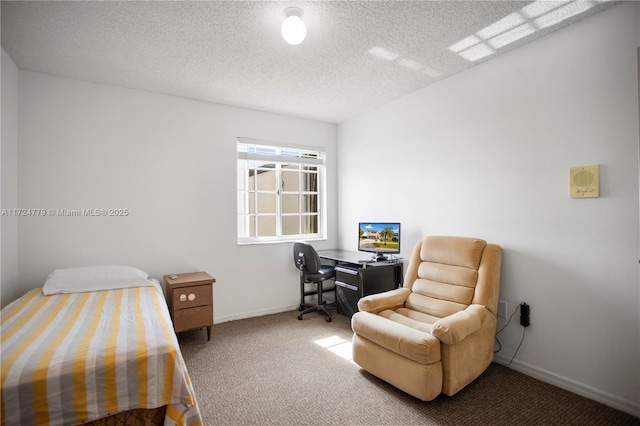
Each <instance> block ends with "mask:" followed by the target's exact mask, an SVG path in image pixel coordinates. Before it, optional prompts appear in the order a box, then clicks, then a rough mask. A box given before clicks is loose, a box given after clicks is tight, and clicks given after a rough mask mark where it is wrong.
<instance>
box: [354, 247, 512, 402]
mask: <svg viewBox="0 0 640 426" xmlns="http://www.w3.org/2000/svg"><path fill="white" fill-rule="evenodd" d="M501 261H502V249H501V248H500V246H498V245H495V244H487V242H486V241H483V240H479V239H475V238H466V237H444V236H431V237H427V238H425V239H424V240H422V241H420V242H419V243H418V244H417V245H416V247H415V249H414V250H413V253H412V255H411V259H410V260H409V265H408V267H407V270H406V273H405V279H404V287H402V288H399V289H395V290H391V291H387V292H384V293H379V294H373V295H370V296H367V297H363V298H362V299H360V301H359V302H358V309H359V311H360V312H357V313H355V314H354V315H353V317H352V320H351V327H352V328H353V333H354V334H353V360H354V361H355V362H356V363H357V364H358V365H360V366H361V367H362V368H363V369H365V370H366V371H368V372H369V373H371V374H373V375H375V376H377V377H379V378H380V379H382V380H384V381H386V382H388V383H390V384H392V385H393V386H395V387H397V388H398V389H401V390H403V391H404V392H406V393H408V394H410V395H413V396H415V397H416V398H419V399H421V400H423V401H431V400H432V399H434V398H435V397H437V396H438V395H439V394H440V393H441V392H443V393H445V394H447V395H449V396H451V395H454V394H455V393H456V392H458V391H459V390H460V389H462V388H463V387H465V386H466V385H468V384H469V383H471V381H473V380H474V379H475V378H476V377H478V376H479V375H480V374H482V372H483V371H484V370H485V369H486V368H487V367H488V366H489V364H490V363H491V361H492V360H493V349H494V339H495V330H496V313H497V305H498V291H499V287H500V266H501Z"/></svg>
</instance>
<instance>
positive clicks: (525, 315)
mask: <svg viewBox="0 0 640 426" xmlns="http://www.w3.org/2000/svg"><path fill="white" fill-rule="evenodd" d="M530 318H531V307H530V306H529V305H527V304H526V303H525V302H522V303H521V304H520V325H521V326H523V327H529V326H530V325H531V322H530Z"/></svg>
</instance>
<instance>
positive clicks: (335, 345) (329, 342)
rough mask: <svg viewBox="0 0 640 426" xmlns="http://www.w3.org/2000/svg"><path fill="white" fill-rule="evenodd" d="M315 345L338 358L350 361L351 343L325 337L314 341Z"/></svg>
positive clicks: (333, 337) (337, 338)
mask: <svg viewBox="0 0 640 426" xmlns="http://www.w3.org/2000/svg"><path fill="white" fill-rule="evenodd" d="M313 343H315V344H316V345H319V346H321V347H323V348H325V349H327V350H328V351H331V352H333V353H334V354H336V355H338V356H339V357H341V358H343V359H346V360H347V361H351V360H352V358H351V342H350V341H348V340H345V339H343V338H341V337H338V336H331V337H325V338H324V339H318V340H314V342H313Z"/></svg>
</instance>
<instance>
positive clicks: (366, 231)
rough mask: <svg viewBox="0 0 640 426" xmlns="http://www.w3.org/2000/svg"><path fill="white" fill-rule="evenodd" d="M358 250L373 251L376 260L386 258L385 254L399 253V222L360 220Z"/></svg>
mask: <svg viewBox="0 0 640 426" xmlns="http://www.w3.org/2000/svg"><path fill="white" fill-rule="evenodd" d="M358 228H359V231H358V250H359V251H364V252H369V253H374V258H375V260H377V261H383V260H387V259H388V257H387V256H386V255H387V254H398V253H400V223H399V222H360V223H359V224H358Z"/></svg>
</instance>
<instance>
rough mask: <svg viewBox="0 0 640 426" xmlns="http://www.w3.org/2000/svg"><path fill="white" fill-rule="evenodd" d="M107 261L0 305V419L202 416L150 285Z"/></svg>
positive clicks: (152, 420)
mask: <svg viewBox="0 0 640 426" xmlns="http://www.w3.org/2000/svg"><path fill="white" fill-rule="evenodd" d="M77 269H80V268H77ZM85 269H86V268H85ZM103 269H104V268H103ZM114 270H116V271H119V269H117V268H116V269H114V268H113V267H107V268H106V269H104V271H107V272H106V273H105V272H104V271H103V272H101V273H96V272H95V271H96V269H95V268H94V269H91V272H90V273H89V274H87V273H86V271H84V272H83V273H80V274H76V275H75V276H74V274H71V275H69V274H67V277H69V276H71V277H72V278H73V279H72V280H71V284H68V283H64V279H63V280H62V284H61V281H60V280H59V279H58V280H57V281H56V280H51V278H52V276H53V275H54V273H55V272H57V271H54V273H52V274H51V275H50V276H49V278H48V279H47V282H45V285H44V286H43V287H42V288H39V289H34V290H31V291H29V292H28V293H26V294H25V295H24V296H22V297H21V298H19V299H17V300H15V301H13V302H12V303H10V304H9V305H7V306H6V307H5V308H4V309H2V311H0V324H1V328H0V352H1V353H0V357H1V365H0V375H1V382H0V394H1V398H2V401H1V408H0V411H1V420H2V425H7V426H12V425H76V424H92V425H108V424H127V425H129V424H146V425H152V424H164V425H189V426H190V425H201V424H202V419H201V416H200V410H199V408H198V405H197V402H196V398H195V394H194V391H193V386H192V384H191V381H190V378H189V374H188V372H187V368H186V366H185V363H184V360H183V358H182V353H181V352H180V348H179V346H178V341H177V338H176V335H175V333H174V332H173V327H172V323H171V319H170V317H169V312H168V309H167V306H166V303H165V299H164V297H163V293H162V289H161V287H160V285H159V284H158V282H157V281H156V280H151V279H148V278H147V277H148V276H147V275H146V274H144V273H143V272H141V271H139V270H136V269H134V271H135V274H137V275H138V276H136V277H134V278H135V279H129V278H131V277H128V278H126V279H123V278H122V277H123V275H122V274H120V273H115V274H114V273H113V271H114ZM125 270H126V271H129V270H128V269H125ZM65 271H69V270H65ZM62 275H63V276H64V274H62ZM126 275H127V274H125V276H126ZM59 277H60V274H58V278H59ZM96 277H97V279H96ZM141 277H144V278H141ZM74 279H75V281H74ZM85 280H93V281H85ZM96 281H97V284H96ZM52 283H53V284H52ZM105 283H107V284H106V285H105ZM65 286H66V287H65ZM60 288H62V290H60ZM118 421H119V422H121V423H117V422H118Z"/></svg>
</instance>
